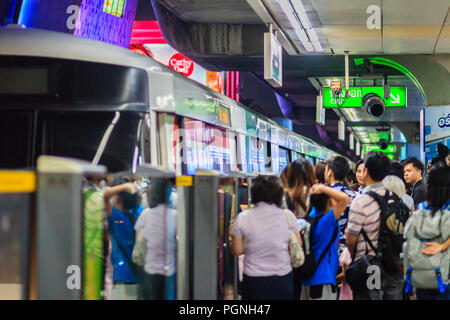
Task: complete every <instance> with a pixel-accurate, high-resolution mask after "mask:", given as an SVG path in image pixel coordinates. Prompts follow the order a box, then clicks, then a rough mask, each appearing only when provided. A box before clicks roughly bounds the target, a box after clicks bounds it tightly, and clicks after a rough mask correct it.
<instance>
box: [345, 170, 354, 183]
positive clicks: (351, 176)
mask: <svg viewBox="0 0 450 320" xmlns="http://www.w3.org/2000/svg"><path fill="white" fill-rule="evenodd" d="M346 178H347V183H348V184H354V183H355V181H356V176H355V173H354V172H353V170H349V171H348V173H347V177H346Z"/></svg>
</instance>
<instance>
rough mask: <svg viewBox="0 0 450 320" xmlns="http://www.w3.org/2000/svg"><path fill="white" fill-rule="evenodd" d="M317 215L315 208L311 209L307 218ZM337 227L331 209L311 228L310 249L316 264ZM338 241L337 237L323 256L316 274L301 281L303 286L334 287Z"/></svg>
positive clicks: (337, 262)
mask: <svg viewBox="0 0 450 320" xmlns="http://www.w3.org/2000/svg"><path fill="white" fill-rule="evenodd" d="M317 214H320V213H318V212H317V211H316V208H313V209H312V210H311V213H310V214H309V216H310V217H315V216H316V215H317ZM338 226H339V225H338V223H337V221H336V218H335V217H334V210H333V209H332V210H330V211H328V212H327V213H326V214H325V215H324V216H323V217H322V218H321V219H320V220H319V221H318V222H317V223H316V225H315V227H314V228H313V230H312V232H313V233H312V245H311V249H312V252H313V255H314V261H315V262H316V263H317V261H318V260H319V258H320V256H321V255H322V253H323V252H324V250H325V249H326V247H327V246H328V243H330V241H331V238H332V237H333V234H334V230H335V229H336V227H338ZM338 240H339V239H338V237H336V239H335V240H334V242H333V244H332V245H331V247H330V249H329V250H328V253H326V254H325V256H324V257H323V259H322V261H321V262H320V265H319V266H318V267H317V270H316V273H314V275H313V276H312V277H311V278H309V279H308V280H306V281H303V285H304V286H315V285H319V284H333V285H336V275H337V272H338V268H339V257H338Z"/></svg>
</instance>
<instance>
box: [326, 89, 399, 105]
mask: <svg viewBox="0 0 450 320" xmlns="http://www.w3.org/2000/svg"><path fill="white" fill-rule="evenodd" d="M346 90H347V89H346V88H342V92H341V94H340V95H339V98H340V99H335V97H334V96H333V93H332V91H331V88H330V87H324V88H323V106H324V107H325V108H337V107H339V106H341V104H342V103H343V104H342V106H341V107H342V108H361V107H362V105H363V102H362V101H363V98H364V96H365V95H367V94H369V93H375V94H377V95H378V96H379V97H380V98H382V99H383V100H384V102H385V103H386V107H406V106H407V90H406V87H405V86H395V87H394V86H392V87H390V97H389V99H384V98H383V97H384V87H350V94H349V97H348V98H346V99H345V95H346Z"/></svg>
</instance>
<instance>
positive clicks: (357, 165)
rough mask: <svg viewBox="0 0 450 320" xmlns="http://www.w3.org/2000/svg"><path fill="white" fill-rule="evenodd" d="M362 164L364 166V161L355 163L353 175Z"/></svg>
mask: <svg viewBox="0 0 450 320" xmlns="http://www.w3.org/2000/svg"><path fill="white" fill-rule="evenodd" d="M362 164H364V160H358V162H357V163H356V166H355V173H356V171H358V167H359V166H360V165H362Z"/></svg>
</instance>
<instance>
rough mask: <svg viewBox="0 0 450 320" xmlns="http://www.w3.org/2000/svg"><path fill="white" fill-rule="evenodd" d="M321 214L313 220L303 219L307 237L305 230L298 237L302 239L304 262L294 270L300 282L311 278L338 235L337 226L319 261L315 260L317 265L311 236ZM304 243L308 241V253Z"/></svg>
mask: <svg viewBox="0 0 450 320" xmlns="http://www.w3.org/2000/svg"><path fill="white" fill-rule="evenodd" d="M323 216H324V215H323V214H319V215H316V216H315V217H314V218H311V217H309V216H307V217H305V218H304V220H305V221H306V222H307V223H309V225H310V227H309V235H308V237H307V236H306V235H305V229H303V230H302V231H301V232H300V237H301V238H302V247H303V252H304V253H305V262H304V263H303V264H302V265H301V266H300V267H298V268H296V270H295V272H296V274H297V277H298V278H299V279H301V280H307V279H309V278H311V277H312V276H313V275H314V273H316V270H317V268H318V267H319V265H320V263H321V262H322V260H323V258H324V257H325V254H326V253H327V252H328V250H330V247H331V245H332V244H333V242H334V241H335V240H336V237H337V236H338V233H339V226H336V229H335V230H334V233H333V236H332V237H331V240H330V242H329V243H328V245H327V247H326V248H325V250H324V251H323V252H322V254H321V255H320V257H319V260H317V263H315V259H314V254H313V252H312V244H313V238H312V237H313V234H314V231H315V228H316V226H317V223H318V222H319V220H320V219H321V218H322V217H323ZM306 241H308V246H309V253H308V251H307V249H308V248H307V246H306Z"/></svg>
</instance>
